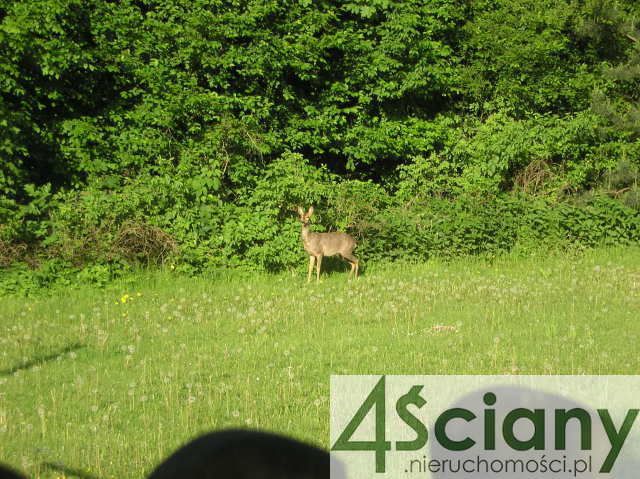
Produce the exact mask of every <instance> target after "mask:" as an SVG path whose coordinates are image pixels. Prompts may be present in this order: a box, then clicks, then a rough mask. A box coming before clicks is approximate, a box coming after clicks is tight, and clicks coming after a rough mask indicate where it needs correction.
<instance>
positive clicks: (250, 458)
mask: <svg viewBox="0 0 640 479" xmlns="http://www.w3.org/2000/svg"><path fill="white" fill-rule="evenodd" d="M330 467H333V468H334V470H333V474H332V478H337V477H342V472H341V469H340V467H339V465H338V464H333V465H331V464H330V458H329V453H328V452H326V451H324V450H322V449H319V448H317V447H314V446H310V445H308V444H304V443H301V442H299V441H296V440H293V439H289V438H286V437H284V436H279V435H276V434H271V433H266V432H260V431H248V430H226V431H218V432H212V433H209V434H205V435H204V436H201V437H199V438H197V439H194V440H193V441H191V442H189V443H188V444H186V445H185V446H183V447H181V448H180V449H178V450H177V451H176V452H175V453H174V454H172V455H171V456H170V457H169V458H168V459H166V460H165V461H164V462H163V463H162V464H160V465H159V466H158V467H157V468H156V470H155V471H153V472H152V473H151V475H150V476H149V479H179V478H180V479H196V478H197V479H213V478H229V479H320V478H322V479H328V478H329V471H330Z"/></svg>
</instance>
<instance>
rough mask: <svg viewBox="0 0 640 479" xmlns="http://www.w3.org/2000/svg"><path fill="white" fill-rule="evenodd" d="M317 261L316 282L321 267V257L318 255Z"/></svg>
mask: <svg viewBox="0 0 640 479" xmlns="http://www.w3.org/2000/svg"><path fill="white" fill-rule="evenodd" d="M317 260H318V262H317V263H316V268H317V274H316V281H320V266H321V265H322V255H319V256H318V258H317Z"/></svg>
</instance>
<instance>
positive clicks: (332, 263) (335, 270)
mask: <svg viewBox="0 0 640 479" xmlns="http://www.w3.org/2000/svg"><path fill="white" fill-rule="evenodd" d="M350 270H351V264H350V263H349V262H348V261H346V260H344V259H342V258H341V257H340V256H325V257H324V258H322V274H325V273H326V274H329V275H332V276H333V275H334V274H338V275H340V274H344V275H347V276H348V275H349V271H350ZM313 271H314V273H313V274H315V269H314V270H313ZM363 271H364V268H363V264H362V261H361V262H360V266H359V269H358V276H360V275H362V273H363Z"/></svg>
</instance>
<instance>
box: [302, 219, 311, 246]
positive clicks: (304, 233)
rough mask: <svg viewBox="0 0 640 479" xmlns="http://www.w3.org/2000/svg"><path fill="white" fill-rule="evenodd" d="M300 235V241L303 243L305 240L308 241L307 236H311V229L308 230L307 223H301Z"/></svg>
mask: <svg viewBox="0 0 640 479" xmlns="http://www.w3.org/2000/svg"><path fill="white" fill-rule="evenodd" d="M301 236H302V241H303V242H304V243H306V242H307V241H309V237H310V236H311V230H309V225H308V224H306V225H305V224H304V223H303V224H302V231H301Z"/></svg>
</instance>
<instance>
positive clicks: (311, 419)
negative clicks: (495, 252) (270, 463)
mask: <svg viewBox="0 0 640 479" xmlns="http://www.w3.org/2000/svg"><path fill="white" fill-rule="evenodd" d="M639 312H640V248H635V247H634V248H621V249H606V250H596V251H587V252H584V253H579V254H577V253H576V254H572V255H568V256H559V255H550V256H548V257H538V258H529V259H518V258H510V257H505V258H499V259H495V260H491V261H489V260H482V259H464V260H456V261H454V262H449V263H444V262H437V261H433V262H430V263H426V264H392V265H386V266H375V267H374V266H371V265H370V267H369V269H368V271H366V274H364V275H363V276H362V277H361V278H360V279H359V280H357V281H347V277H346V274H343V273H332V274H329V275H325V276H324V278H323V281H322V282H320V283H319V284H316V283H312V284H309V285H307V284H306V283H305V278H304V275H303V274H291V273H286V274H280V275H256V276H244V277H228V278H215V279H214V278H211V279H208V278H204V277H201V278H181V277H176V276H175V275H172V274H171V273H168V272H167V273H164V274H163V273H157V274H153V275H146V276H140V277H138V278H135V279H133V280H129V281H127V282H121V283H118V284H113V285H111V286H109V287H107V288H105V289H97V288H84V289H67V290H57V291H54V292H52V293H51V294H49V295H47V296H41V297H37V298H22V297H7V298H2V299H0V462H4V463H7V464H9V465H11V466H13V467H15V468H18V469H21V470H23V471H24V472H26V473H28V474H30V475H32V476H34V477H72V474H71V473H70V472H69V469H75V470H78V471H84V472H87V473H89V474H90V475H92V476H97V477H113V478H123V477H144V475H145V473H148V472H149V471H150V470H151V469H152V468H153V466H154V465H155V464H156V463H157V462H158V461H159V460H161V459H162V458H164V457H165V456H167V455H168V454H169V453H170V452H172V451H173V450H174V449H175V448H177V447H178V446H179V445H180V444H182V443H183V442H185V441H186V440H188V439H190V438H192V437H193V436H195V435H197V434H198V433H200V432H204V431H207V430H211V429H217V428H223V427H234V426H241V427H252V428H254V427H255V428H264V429H268V430H272V431H279V432H284V433H287V434H290V435H292V436H294V437H297V438H300V439H303V440H306V441H309V442H312V443H315V444H319V445H322V446H325V447H326V446H328V444H327V440H328V434H329V432H328V424H329V404H328V397H329V375H330V374H360V373H361V374H377V373H387V374H404V373H407V374H462V373H466V374H480V373H497V374H583V373H587V374H605V373H608V374H623V373H624V374H635V373H637V372H638V370H639V367H640V355H638V346H637V345H638V343H639V339H640V322H639V321H638V319H639V317H640V314H639ZM65 468H67V472H66V473H65V472H64V470H65Z"/></svg>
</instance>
